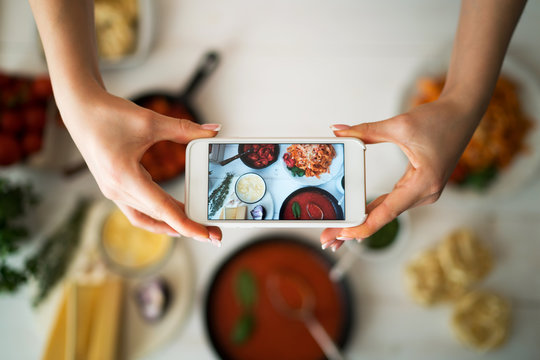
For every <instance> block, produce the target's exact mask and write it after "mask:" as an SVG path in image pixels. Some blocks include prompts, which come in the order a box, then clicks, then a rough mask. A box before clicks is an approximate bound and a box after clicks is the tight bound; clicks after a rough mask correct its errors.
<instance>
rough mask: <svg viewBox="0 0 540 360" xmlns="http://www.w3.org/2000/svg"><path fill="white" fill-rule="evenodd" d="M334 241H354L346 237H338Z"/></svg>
mask: <svg viewBox="0 0 540 360" xmlns="http://www.w3.org/2000/svg"><path fill="white" fill-rule="evenodd" d="M336 240H343V241H348V240H354V238H352V237H348V236H338V237H337V238H336Z"/></svg>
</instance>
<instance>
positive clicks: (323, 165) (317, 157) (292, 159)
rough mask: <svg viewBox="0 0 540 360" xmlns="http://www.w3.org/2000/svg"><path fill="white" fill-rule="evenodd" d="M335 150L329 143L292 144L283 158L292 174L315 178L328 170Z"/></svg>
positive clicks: (334, 155)
mask: <svg viewBox="0 0 540 360" xmlns="http://www.w3.org/2000/svg"><path fill="white" fill-rule="evenodd" d="M335 157H336V150H335V149H334V147H333V146H332V145H330V144H293V145H291V146H289V147H288V148H287V152H286V153H285V154H284V155H283V160H284V161H285V164H286V165H287V169H289V170H290V171H291V172H292V174H293V175H294V176H306V177H313V176H315V177H316V178H317V179H318V178H319V176H320V175H321V174H324V173H329V172H330V165H331V164H332V160H333V159H334V158H335Z"/></svg>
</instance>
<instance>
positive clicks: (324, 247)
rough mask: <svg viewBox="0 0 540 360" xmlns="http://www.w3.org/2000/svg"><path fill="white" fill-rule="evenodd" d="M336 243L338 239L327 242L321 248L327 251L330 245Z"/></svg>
mask: <svg viewBox="0 0 540 360" xmlns="http://www.w3.org/2000/svg"><path fill="white" fill-rule="evenodd" d="M335 242H336V239H334V240H332V241H328V242H325V243H324V244H322V245H321V248H322V249H323V250H326V249H327V248H328V247H329V246H330V245H332V244H333V243H335Z"/></svg>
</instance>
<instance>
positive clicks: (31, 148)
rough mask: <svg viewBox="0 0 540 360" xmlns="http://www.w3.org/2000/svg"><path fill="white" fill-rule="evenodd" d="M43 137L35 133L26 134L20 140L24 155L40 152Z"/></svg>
mask: <svg viewBox="0 0 540 360" xmlns="http://www.w3.org/2000/svg"><path fill="white" fill-rule="evenodd" d="M42 143H43V137H42V136H41V135H40V134H37V133H27V134H26V135H24V137H23V140H22V148H23V150H24V153H25V154H26V155H30V154H33V153H36V152H38V151H39V150H41V146H42Z"/></svg>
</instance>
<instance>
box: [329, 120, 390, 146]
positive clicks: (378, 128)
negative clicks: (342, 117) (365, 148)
mask: <svg viewBox="0 0 540 360" xmlns="http://www.w3.org/2000/svg"><path fill="white" fill-rule="evenodd" d="M391 123H392V119H388V120H382V121H376V122H370V123H363V124H358V125H354V126H349V125H343V124H336V125H332V126H331V127H330V128H331V129H332V131H333V132H334V134H335V135H336V136H338V137H355V138H358V139H360V140H362V141H363V142H364V143H366V144H376V143H381V142H390V141H392V132H391V131H390V126H389V125H391Z"/></svg>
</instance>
